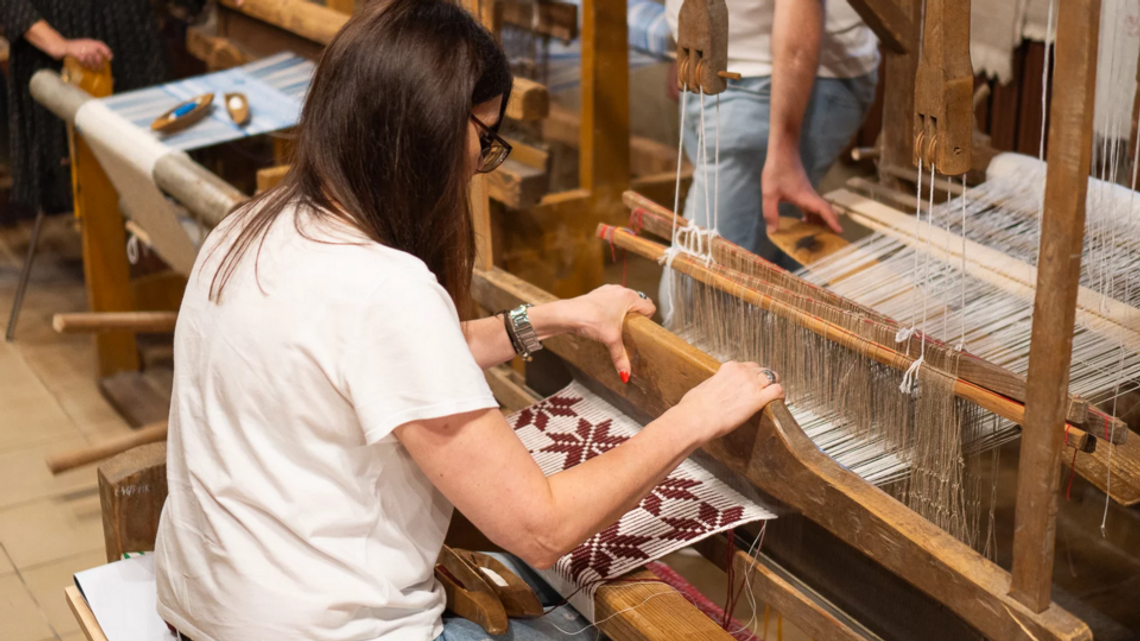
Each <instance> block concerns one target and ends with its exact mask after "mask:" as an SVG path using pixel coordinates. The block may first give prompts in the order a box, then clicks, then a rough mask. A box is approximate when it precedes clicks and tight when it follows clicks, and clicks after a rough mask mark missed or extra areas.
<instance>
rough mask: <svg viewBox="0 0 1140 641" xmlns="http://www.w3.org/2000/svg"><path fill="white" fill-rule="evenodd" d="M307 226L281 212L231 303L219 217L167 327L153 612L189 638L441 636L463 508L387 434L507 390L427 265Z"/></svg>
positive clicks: (389, 640) (352, 235)
mask: <svg viewBox="0 0 1140 641" xmlns="http://www.w3.org/2000/svg"><path fill="white" fill-rule="evenodd" d="M229 220H233V218H231V219H229ZM303 220H305V221H306V222H304V223H303V224H302V229H301V232H298V230H297V229H296V226H295V222H296V217H295V211H294V210H293V209H292V208H287V209H286V210H285V211H284V212H283V213H282V214H281V216H280V217H279V218H278V219H277V220H276V221H275V222H274V223H273V226H272V227H271V228H270V230H269V231H268V233H267V234H266V236H265V242H264V244H263V245H262V246H261V247H260V249H257V247H253V248H251V251H250V254H249V255H248V256H247V257H246V259H244V260H242V262H241V263H240V264H239V266H238V269H237V271H236V272H235V273H234V274H233V277H232V278H231V279H230V281H229V282H228V284H227V285H226V289H225V291H224V294H223V296H222V298H221V302H220V304H215V303H214V302H212V301H210V300H209V289H210V283H211V281H212V278H213V274H214V272H215V270H216V269H217V265H218V262H219V261H220V260H221V258H222V256H223V255H224V254H225V252H226V249H227V248H228V247H229V242H230V240H231V239H232V236H233V235H236V234H233V235H231V237H230V238H224V237H223V236H224V235H223V233H222V231H223V230H224V229H225V228H226V227H227V226H226V224H225V223H223V224H222V226H220V227H219V228H218V229H216V230H215V231H214V232H213V233H211V234H210V236H209V237H208V238H207V240H206V244H205V246H204V247H203V248H202V250H201V252H200V253H199V254H198V261H197V264H196V265H195V268H194V271H193V272H192V274H191V276H190V279H189V283H188V285H187V287H186V293H185V296H184V298H183V301H182V306H181V308H180V311H179V315H178V327H177V329H176V331H175V336H174V361H175V365H176V366H175V370H174V372H175V379H174V394H173V403H172V406H171V413H170V437H169V441H168V443H167V447H168V469H167V475H168V485H169V498H168V499H167V501H166V505H165V508H164V510H163V514H162V520H161V525H160V528H159V533H158V543H157V546H156V550H155V554H156V571H157V585H158V611H159V614H160V615H161V616H162V617H163V618H164V619H165V620H166V621H167V622H168V623H170V624H171V625H173V626H174V627H175V628H177V629H178V630H179V631H180V632H182V633H183V634H184V635H186V637H188V638H190V639H193V640H194V641H230V640H236V639H241V640H249V641H253V640H257V639H263V640H267V639H273V640H274V641H301V640H306V641H347V640H358V639H376V638H383V639H385V641H401V640H404V639H407V640H413V639H414V640H415V641H424V640H425V639H434V638H435V637H437V636H438V635H439V634H440V633H441V632H442V627H441V624H440V615H441V613H442V612H443V609H444V594H443V591H442V589H441V588H440V586H439V585H438V584H437V583H436V581H435V579H434V575H433V568H434V564H435V560H436V556H437V555H438V554H439V550H440V547H441V545H442V544H443V538H444V534H445V532H446V530H447V526H448V523H449V521H450V518H451V513H452V506H451V503H450V502H449V501H448V500H447V499H446V498H445V497H444V496H443V495H442V494H441V493H440V492H439V491H438V490H437V489H436V488H435V487H434V486H433V484H432V483H431V481H430V480H429V479H428V478H427V477H426V476H425V475H424V473H423V472H422V471H421V470H420V467H419V466H418V465H417V464H416V462H415V461H413V460H412V458H411V456H410V455H409V454H408V451H407V450H406V449H405V448H404V446H403V445H402V444H401V443H400V442H399V441H398V440H397V439H396V437H395V436H394V435H393V433H392V431H393V429H394V428H396V427H398V426H400V425H401V424H405V423H408V422H410V421H417V420H427V419H433V418H439V417H444V416H450V415H454V414H459V413H463V412H470V411H474V410H478V409H486V408H495V407H498V403H497V402H496V401H495V399H494V397H493V396H492V395H491V391H490V389H489V388H488V386H487V383H486V380H485V379H484V378H483V372H482V370H480V368H479V366H478V365H477V364H476V362H475V360H474V357H473V356H472V354H471V351H470V349H469V348H468V346H467V343H466V341H465V339H464V336H463V333H462V330H461V327H460V323H459V317H458V315H457V313H456V309H455V306H454V304H453V303H452V300H451V298H450V296H449V295H448V293H447V292H446V291H445V290H444V289H443V287H441V286H440V285H439V284H438V282H437V281H436V278H435V276H434V275H433V274H432V273H431V272H430V271H428V269H427V267H426V266H425V265H424V263H423V262H421V261H420V260H419V259H418V258H416V257H414V256H412V255H410V254H407V253H404V252H401V251H398V250H396V249H392V248H389V247H385V246H383V245H380V244H379V243H375V242H371V241H369V240H367V239H366V238H363V237H362V235H361V234H360V233H359V232H355V231H354V230H351V229H350V228H348V227H347V225H345V224H343V223H339V222H332V221H330V222H321V223H316V222H311V220H312V219H311V218H307V217H306V218H305V219H303ZM306 236H307V237H306ZM255 243H256V241H255ZM255 255H256V260H255V259H254V256H255ZM255 264H256V275H255V273H254V266H255Z"/></svg>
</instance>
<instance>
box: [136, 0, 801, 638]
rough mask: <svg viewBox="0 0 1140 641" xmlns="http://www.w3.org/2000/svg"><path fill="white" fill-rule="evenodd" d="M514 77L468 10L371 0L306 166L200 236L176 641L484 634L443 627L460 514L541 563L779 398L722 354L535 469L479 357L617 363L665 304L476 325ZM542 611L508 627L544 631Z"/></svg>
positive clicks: (327, 83) (613, 302)
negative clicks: (485, 233) (571, 453)
mask: <svg viewBox="0 0 1140 641" xmlns="http://www.w3.org/2000/svg"><path fill="white" fill-rule="evenodd" d="M511 82H512V78H511V74H510V71H509V68H508V64H507V60H506V58H505V57H504V55H503V53H502V52H501V51H500V50H499V48H498V47H497V45H496V44H495V43H494V41H493V39H492V38H491V36H490V34H488V33H487V32H486V31H485V30H483V28H482V27H481V26H479V25H478V23H477V22H475V21H474V20H473V19H472V18H471V17H469V16H468V14H467V13H466V12H465V11H463V10H462V9H461V8H459V7H458V6H456V5H455V4H452V3H451V2H448V1H447V0H390V1H386V2H385V1H381V2H375V3H369V4H368V5H367V6H366V7H365V8H364V9H363V10H362V11H360V12H358V13H357V14H356V15H355V16H354V17H353V18H352V19H351V20H349V21H348V23H347V24H346V25H345V27H344V29H343V30H342V31H341V32H340V33H339V34H338V35H337V36H336V38H335V39H334V40H333V42H332V43H331V44H330V45H329V46H328V48H327V49H326V50H325V52H324V55H323V57H322V59H321V62H320V65H319V67H318V69H317V71H316V74H315V76H314V78H313V81H312V85H311V88H310V90H309V94H308V97H307V99H306V102H305V105H304V109H303V115H302V118H301V123H300V126H299V137H298V141H297V146H296V156H295V159H294V162H293V169H292V172H291V173H290V174H289V176H288V177H287V178H286V179H285V180H284V181H283V182H282V183H281V185H279V186H278V187H277V188H276V189H274V190H272V191H270V192H268V193H266V194H264V195H263V196H261V197H259V198H256V199H254V200H253V201H251V202H250V203H249V204H247V205H245V206H244V207H242V208H241V209H240V210H238V211H236V212H235V213H234V214H233V215H231V216H230V217H229V218H228V219H227V220H226V221H225V222H224V223H223V224H222V225H221V226H219V227H218V228H217V229H215V230H214V232H213V233H212V234H211V235H210V237H209V238H208V239H207V240H206V243H205V245H204V247H203V248H202V250H201V252H200V254H199V258H198V262H197V264H196V265H195V268H194V272H193V274H192V275H191V277H190V280H189V284H188V286H187V289H186V294H185V297H184V299H183V302H182V307H181V311H180V313H179V320H178V327H177V330H176V332H175V361H176V363H177V367H176V371H175V382H174V398H173V402H172V405H171V414H170V437H169V441H168V447H169V460H168V470H169V471H168V475H169V492H170V493H169V498H168V500H167V502H166V506H165V509H164V512H163V515H162V522H161V526H160V530H159V535H158V543H157V549H156V559H157V560H156V564H157V571H158V604H159V605H158V608H159V613H160V614H161V616H162V617H163V618H164V619H165V620H166V621H167V622H169V623H170V624H171V625H172V626H173V627H175V628H177V630H178V631H179V633H180V634H181V635H183V636H184V637H185V638H188V639H193V641H253V640H268V639H273V640H274V641H285V640H292V639H296V640H306V641H312V640H317V639H320V640H350V639H351V640H372V639H416V640H424V641H428V640H431V639H435V638H437V637H441V636H442V638H445V639H464V638H480V639H481V638H485V637H484V635H482V633H481V632H480V634H479V636H476V637H469V636H465V635H466V634H468V633H467V632H466V631H467V630H470V629H472V628H464V627H463V626H462V624H463V623H467V622H462V621H452V620H450V619H448V620H446V621H444V620H442V619H441V615H442V613H443V610H444V594H443V591H442V588H441V587H440V586H439V585H438V584H437V583H436V581H435V579H434V577H433V566H434V563H435V560H436V558H437V556H438V555H439V552H440V548H441V545H442V543H443V538H444V533H445V532H446V530H447V527H448V522H449V520H450V518H451V512H452V506H453V505H454V506H455V507H458V508H459V509H460V510H462V511H463V513H464V514H465V515H467V517H468V518H470V519H471V521H472V522H473V523H474V524H475V525H476V526H477V527H478V528H479V529H480V530H481V531H482V532H484V533H485V534H486V535H487V536H488V537H489V538H490V539H491V540H492V541H494V542H495V543H497V544H498V545H500V546H502V547H503V548H504V549H506V550H508V551H510V552H512V553H513V554H515V555H517V556H518V557H520V558H521V559H522V560H524V561H526V562H527V563H529V564H531V565H534V566H538V567H546V566H550V565H551V564H553V563H554V562H555V560H556V559H558V558H559V557H560V556H561V555H563V554H565V553H566V552H568V551H569V550H571V549H572V548H573V547H574V546H576V545H577V544H579V543H581V542H582V541H583V540H585V539H586V538H588V537H589V536H591V535H593V534H594V533H596V532H598V531H600V530H601V529H603V528H604V527H606V526H608V525H609V524H611V523H613V522H614V521H616V520H617V519H618V518H619V517H620V516H621V515H622V514H624V513H625V512H627V511H628V510H630V509H632V508H633V507H634V506H636V505H637V503H638V502H639V501H640V500H641V498H642V497H643V496H644V495H645V494H647V493H648V492H649V491H650V490H651V489H652V488H653V486H654V485H655V484H657V483H658V482H659V481H660V480H661V479H663V478H664V477H665V476H666V475H667V474H668V473H669V472H670V471H672V470H673V469H674V468H675V467H676V466H677V465H678V463H680V462H681V461H682V460H683V459H684V458H685V457H686V456H688V455H689V454H690V453H691V452H693V450H694V449H696V448H697V447H699V446H700V445H701V444H703V443H704V442H706V441H708V440H709V439H712V438H716V437H718V436H721V435H723V434H725V433H727V432H729V431H731V430H732V429H734V428H735V427H736V426H738V425H739V424H740V423H742V422H744V421H745V420H746V419H747V418H749V417H750V416H752V415H753V414H755V413H756V412H757V411H759V410H760V409H761V408H762V407H763V406H764V405H765V404H767V403H768V402H770V401H771V400H773V399H775V398H778V397H779V396H780V395H781V394H782V391H781V389H780V386H779V385H776V384H770V381H769V376H766V375H765V372H764V371H763V370H761V369H760V367H759V366H757V365H754V364H730V365H726V366H724V367H722V368H721V370H720V372H718V373H717V374H716V375H715V376H714V377H712V378H711V379H709V380H708V381H706V382H705V383H704V384H702V385H700V386H699V387H697V388H695V389H693V390H692V391H691V392H689V394H688V395H686V396H685V398H684V400H683V401H682V402H681V403H679V404H678V405H677V406H675V407H674V408H672V409H671V410H669V411H668V412H667V413H666V414H664V415H663V416H662V417H661V418H659V419H658V420H656V421H654V422H652V423H650V424H649V425H648V426H647V427H646V428H645V429H644V430H642V431H641V432H640V433H639V435H638V436H636V437H634V438H633V439H631V440H630V441H628V442H627V443H625V444H623V445H621V446H619V447H617V448H615V449H613V450H612V451H610V452H607V453H605V454H602V455H600V456H597V457H596V458H594V459H592V460H590V461H588V462H586V463H584V464H582V465H580V466H578V467H576V468H573V469H572V470H569V471H566V472H563V473H560V474H556V475H553V476H551V477H550V478H546V477H544V476H543V474H542V472H541V470H540V469H539V467H538V465H537V464H536V463H535V462H534V460H533V459H531V457H530V455H529V454H528V453H527V451H526V449H525V448H524V447H523V445H522V443H521V442H520V441H519V440H518V438H517V437H516V436H515V435H514V433H513V432H512V430H511V428H510V427H509V426H508V424H507V423H506V421H505V420H504V418H503V416H502V414H501V413H500V412H499V410H498V404H497V403H496V402H495V399H494V398H493V397H492V395H491V392H490V390H489V388H488V387H487V384H486V381H485V379H484V377H483V372H482V370H483V369H485V368H488V367H492V366H494V365H498V364H500V363H504V362H506V361H508V360H510V359H511V358H513V357H514V356H515V355H516V348H515V346H514V345H515V344H520V346H521V345H524V344H529V345H531V347H529V348H527V347H520V349H524V350H525V349H533V348H534V346H535V343H534V341H535V340H536V339H537V340H542V339H545V338H548V337H551V336H555V335H558V334H564V333H575V334H578V335H581V336H583V337H586V338H590V339H593V340H597V341H599V342H601V343H603V344H605V345H606V346H607V347H608V348H609V351H610V353H611V354H612V356H613V360H614V365H615V367H616V368H617V369H618V371H619V372H620V373H621V374H622V376H623V378H624V379H626V380H628V377H629V375H630V363H629V360H628V358H627V357H626V355H625V352H624V349H623V347H622V344H621V325H622V321H623V318H624V317H625V315H626V314H627V313H631V312H632V313H637V314H642V315H647V316H648V315H650V314H652V313H653V312H654V307H653V304H652V303H651V302H650V301H648V300H646V299H644V298H642V297H641V296H639V295H638V294H637V293H636V292H633V291H630V290H627V289H624V288H620V287H603V288H601V289H598V290H596V291H594V292H591V293H590V294H587V295H585V296H582V297H579V298H575V299H569V300H564V301H559V302H556V303H551V304H548V305H541V306H537V307H533V308H530V309H520V310H515V311H514V312H513V313H512V314H511V315H510V317H509V318H508V319H506V321H505V320H504V318H503V317H499V316H497V317H492V318H486V319H480V320H469V321H466V322H461V320H460V319H461V318H463V317H465V315H464V314H465V312H466V311H467V308H468V307H470V303H469V299H468V290H469V287H470V280H471V269H472V263H473V254H474V237H473V231H472V227H471V222H470V218H469V215H468V203H467V196H466V193H467V183H468V181H469V180H470V179H471V177H472V175H474V173H476V172H477V171H483V172H486V171H490V170H492V169H494V168H495V167H497V166H498V164H499V163H501V162H502V161H503V160H504V159H505V157H506V154H507V153H508V152H509V147H507V146H506V145H505V144H503V143H502V142H501V141H500V139H499V138H498V135H497V134H496V129H497V128H498V124H499V120H500V118H501V117H502V114H503V111H504V106H505V103H506V100H507V98H508V94H509V92H510V88H511ZM528 324H529V326H530V327H531V328H532V331H533V334H534V335H533V336H531V335H530V334H529V332H528V331H527V325H528ZM508 327H510V329H511V331H510V332H508ZM512 335H513V338H514V341H513V342H512ZM632 374H633V375H634V376H638V375H641V374H640V373H638V372H633V373H632ZM542 621H544V619H537V620H534V621H530V622H528V621H518V622H515V623H513V624H512V630H514V631H515V638H517V639H523V638H545V637H544V636H542V634H541V629H542V623H541V622H542ZM516 624H517V625H516ZM532 626H533V627H532ZM569 626H570V627H572V628H575V629H577V628H578V627H581V626H580V625H578V626H575V625H574V624H573V623H571V624H569ZM474 629H476V630H477V628H474ZM559 636H560V637H561V636H562V635H561V633H559Z"/></svg>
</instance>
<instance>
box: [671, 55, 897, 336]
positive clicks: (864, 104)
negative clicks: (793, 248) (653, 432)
mask: <svg viewBox="0 0 1140 641" xmlns="http://www.w3.org/2000/svg"><path fill="white" fill-rule="evenodd" d="M877 84H878V73H877V72H871V73H869V74H867V75H865V76H860V77H858V78H816V80H815V85H814V87H813V88H812V93H811V98H810V100H809V102H808V107H807V112H806V113H805V114H804V123H803V130H802V133H801V136H800V156H801V158H802V159H803V163H804V169H805V170H806V171H807V175H808V179H809V180H811V184H812V186H813V187H815V188H816V189H819V183H820V181H821V180H823V177H824V175H825V174H827V171H828V169H830V168H831V165H832V164H834V163H835V160H836V158H837V157H838V156H839V154H840V153H841V152H842V151H843V150H844V149H845V148H846V147H847V144H848V143H849V142H851V139H852V138H853V137H854V136H855V134H856V132H858V131H859V128H860V127H861V126H863V119H864V118H865V117H866V115H867V110H868V109H870V108H871V103H873V102H874V101H875V86H876V85H877ZM771 88H772V79H771V77H768V76H763V77H759V78H743V79H741V80H729V81H728V89H726V90H725V91H724V93H722V94H720V165H719V167H720V176H719V180H718V179H717V177H716V174H715V169H716V166H717V165H716V139H717V136H716V127H717V124H716V123H717V114H716V112H717V98H716V96H708V97H706V98H705V109H704V111H705V118H704V130H705V139H706V141H707V145H706V147H707V151H706V156H707V157H706V158H705V159H703V162H702V159H700V158H699V157H698V151H699V146H698V144H697V141H698V133H699V131H700V125H701V99H700V97H699V96H697V95H694V94H690V93H685V94H682V96H683V97H684V99H685V100H686V102H685V131H684V144H685V153H686V155H687V156H688V157H689V161H690V162H692V163H693V168H694V171H693V185H692V187H691V188H690V189H689V195H688V197H687V198H686V200H685V207H684V215H685V217H686V218H688V219H689V220H691V221H694V222H695V223H697V224H698V225H700V226H702V227H709V226H710V221H709V218H710V217H711V216H710V215H709V214H711V212H712V211H713V204H714V203H715V204H716V211H717V215H716V219H717V227H718V229H719V231H720V235H721V236H723V237H724V238H726V239H727V240H730V241H732V242H733V243H736V244H737V245H740V246H741V247H743V248H745V249H747V250H749V251H751V252H753V253H755V254H757V255H759V256H760V257H762V258H765V259H767V260H770V261H773V262H777V263H781V262H783V261H786V260H788V259H786V258H785V257H783V252H781V251H780V250H779V249H778V248H777V247H776V246H775V245H773V244H772V242H771V241H769V240H768V236H767V234H766V233H765V227H764V212H763V206H762V204H763V200H764V199H763V191H762V189H761V186H760V176H761V173H762V172H763V171H764V161H765V160H766V159H767V157H768V125H769V122H768V118H769V110H770V108H771ZM718 182H719V191H720V194H719V196H717V195H715V194H716V190H715V189H714V187H715V186H716V185H717V183H718ZM706 188H707V193H708V198H707V200H706V198H705V194H706ZM706 203H707V206H706ZM706 212H707V213H706ZM780 215H781V216H795V215H796V209H795V207H793V206H791V205H789V204H787V203H783V204H781V205H780ZM782 258H783V260H781V259H782ZM784 266H785V267H791V266H792V265H787V264H785V265H784ZM668 282H669V278H668V274H666V277H664V278H662V279H661V291H660V294H659V302H660V303H662V304H663V305H659V307H661V308H662V309H661V311H662V313H663V314H667V310H668V304H669V301H668Z"/></svg>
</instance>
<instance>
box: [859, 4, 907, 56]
mask: <svg viewBox="0 0 1140 641" xmlns="http://www.w3.org/2000/svg"><path fill="white" fill-rule="evenodd" d="M848 1H849V2H850V3H851V8H852V9H854V10H855V12H856V13H858V14H859V17H860V18H862V19H863V22H865V23H867V26H868V27H870V28H871V31H874V32H875V35H876V36H878V37H879V42H880V43H881V44H882V45H883V46H884V47H886V48H887V50H888V51H890V52H891V53H895V54H905V53H909V52H910V50H911V49H912V47H913V44H914V43H915V41H916V40H915V37H916V35H917V29H916V28H915V23H914V21H913V20H911V19H910V16H908V15H907V14H906V12H905V11H903V9H902V7H900V6H899V3H898V1H897V0H848Z"/></svg>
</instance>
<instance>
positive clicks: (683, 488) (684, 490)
mask: <svg viewBox="0 0 1140 641" xmlns="http://www.w3.org/2000/svg"><path fill="white" fill-rule="evenodd" d="M700 484H701V482H700V481H697V480H695V479H682V478H676V477H673V476H670V477H668V478H666V479H665V480H664V481H661V483H659V484H658V485H657V487H655V488H653V491H652V492H650V493H649V496H647V497H645V498H644V499H642V500H641V505H640V507H641V509H643V510H645V511H646V512H649V513H650V514H652V515H653V516H661V508H662V506H663V505H665V502H666V501H668V500H670V499H672V500H685V501H695V500H697V499H698V498H699V497H698V496H697V495H696V494H693V493H692V492H690V491H689V490H691V489H693V488H695V487H697V486H698V485H700Z"/></svg>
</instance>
